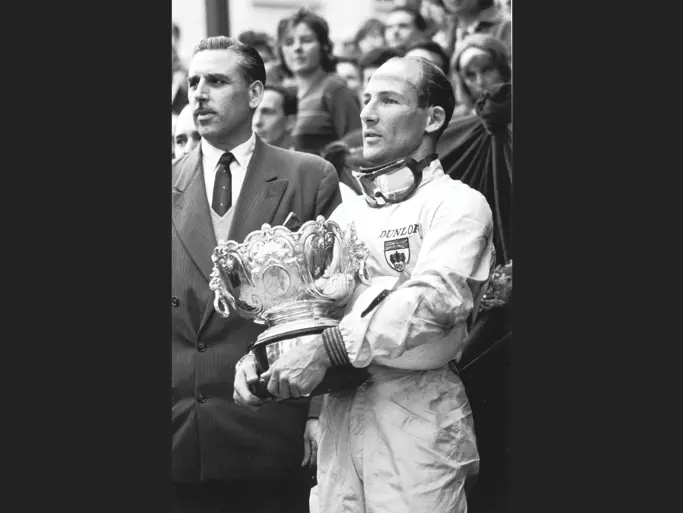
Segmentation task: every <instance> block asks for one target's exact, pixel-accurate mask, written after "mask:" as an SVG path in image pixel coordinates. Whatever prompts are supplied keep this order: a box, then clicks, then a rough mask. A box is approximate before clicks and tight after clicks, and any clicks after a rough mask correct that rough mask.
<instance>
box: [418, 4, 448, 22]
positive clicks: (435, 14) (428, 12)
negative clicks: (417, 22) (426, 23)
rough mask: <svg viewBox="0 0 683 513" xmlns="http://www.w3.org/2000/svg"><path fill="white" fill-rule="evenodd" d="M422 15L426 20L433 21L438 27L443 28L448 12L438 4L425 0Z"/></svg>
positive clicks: (421, 8)
mask: <svg viewBox="0 0 683 513" xmlns="http://www.w3.org/2000/svg"><path fill="white" fill-rule="evenodd" d="M420 14H421V15H422V17H423V18H424V19H425V20H431V21H432V22H433V23H435V24H436V26H437V27H443V26H444V24H445V23H446V11H445V10H444V8H443V7H442V6H441V5H440V4H438V3H437V2H433V1H430V0H425V1H423V2H422V5H421V6H420Z"/></svg>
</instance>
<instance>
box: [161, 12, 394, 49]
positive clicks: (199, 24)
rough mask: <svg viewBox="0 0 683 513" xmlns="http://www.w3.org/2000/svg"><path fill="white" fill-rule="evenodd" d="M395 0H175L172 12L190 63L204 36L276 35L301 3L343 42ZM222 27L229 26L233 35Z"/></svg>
mask: <svg viewBox="0 0 683 513" xmlns="http://www.w3.org/2000/svg"><path fill="white" fill-rule="evenodd" d="M393 3H394V2H393V0H310V1H306V0H304V1H292V0H171V15H172V19H173V22H174V23H176V24H177V25H178V27H180V34H181V36H180V45H179V53H180V56H181V58H182V59H183V61H185V62H188V60H189V57H190V56H191V54H192V48H193V47H194V45H195V44H196V43H197V42H198V41H199V40H200V39H201V38H203V37H206V36H209V35H219V33H221V34H223V35H230V36H233V37H237V36H238V35H239V34H240V33H241V32H244V31H245V30H253V31H256V32H266V33H268V34H270V35H272V36H275V32H276V28H277V22H278V21H279V20H280V19H281V18H284V17H285V16H288V15H289V14H291V13H293V12H294V11H296V10H297V9H298V8H299V7H301V6H305V7H308V8H309V9H311V10H312V11H314V12H316V13H318V14H320V15H321V16H323V17H324V18H325V19H326V20H327V21H328V23H329V24H330V36H331V38H332V40H333V41H334V43H335V44H341V42H342V41H343V40H345V39H349V38H351V37H352V36H353V35H354V33H355V31H356V30H357V29H358V27H359V26H360V25H361V23H363V21H365V20H366V19H368V18H371V17H377V18H380V19H382V20H383V19H384V16H385V14H386V12H388V11H389V10H390V9H391V7H392V6H393ZM216 18H218V19H216ZM220 27H227V30H228V31H229V34H225V32H226V30H225V29H223V30H221V29H220ZM212 32H213V33H212ZM216 32H218V33H216Z"/></svg>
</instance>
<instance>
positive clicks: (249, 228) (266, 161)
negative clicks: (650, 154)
mask: <svg viewBox="0 0 683 513" xmlns="http://www.w3.org/2000/svg"><path fill="white" fill-rule="evenodd" d="M272 153H273V152H272V150H271V149H270V148H268V146H267V145H266V144H264V143H263V142H262V141H261V139H259V137H258V136H256V141H255V143H254V154H253V155H252V157H251V160H250V161H249V166H248V167H247V171H246V174H245V177H244V183H243V184H242V190H241V191H240V194H239V197H238V198H237V204H236V205H235V213H234V215H233V218H232V226H231V227H230V233H229V238H230V240H235V241H238V242H242V241H243V240H244V239H245V238H246V237H247V235H249V234H250V233H251V232H253V231H254V230H258V229H260V228H261V226H262V225H263V224H264V223H268V224H271V223H272V222H273V219H274V218H275V214H276V212H277V209H278V206H279V205H280V201H281V200H282V195H283V194H284V193H285V190H286V189H287V185H288V184H289V180H278V177H277V172H276V169H277V166H278V165H279V163H278V162H277V161H276V160H275V158H274V156H273V155H272Z"/></svg>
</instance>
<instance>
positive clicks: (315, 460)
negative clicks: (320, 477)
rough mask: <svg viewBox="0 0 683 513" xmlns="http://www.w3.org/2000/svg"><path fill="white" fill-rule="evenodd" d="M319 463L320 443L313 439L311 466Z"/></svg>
mask: <svg viewBox="0 0 683 513" xmlns="http://www.w3.org/2000/svg"><path fill="white" fill-rule="evenodd" d="M317 464H318V443H317V442H316V441H315V440H313V439H311V461H310V465H309V466H310V467H311V468H313V467H315V466H316V465H317Z"/></svg>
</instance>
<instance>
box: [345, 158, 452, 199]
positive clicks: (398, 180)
mask: <svg viewBox="0 0 683 513" xmlns="http://www.w3.org/2000/svg"><path fill="white" fill-rule="evenodd" d="M437 158H439V156H438V155H437V154H436V153H432V154H431V155H427V156H426V157H425V158H424V159H422V160H420V161H419V162H417V161H415V159H412V158H405V159H398V160H395V161H393V162H390V163H389V164H383V165H381V166H375V167H361V168H360V169H359V170H358V171H357V172H355V173H354V176H355V177H356V180H358V182H359V183H360V186H361V189H362V190H363V195H364V196H365V201H366V202H367V203H368V205H370V206H371V207H381V206H383V205H386V204H394V203H401V202H402V201H405V200H406V199H408V198H409V197H410V196H411V195H412V194H413V193H414V192H415V190H416V189H417V188H418V186H419V185H420V182H422V171H424V169H425V168H426V167H427V166H429V164H431V163H432V162H433V161H434V160H436V159H437Z"/></svg>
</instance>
